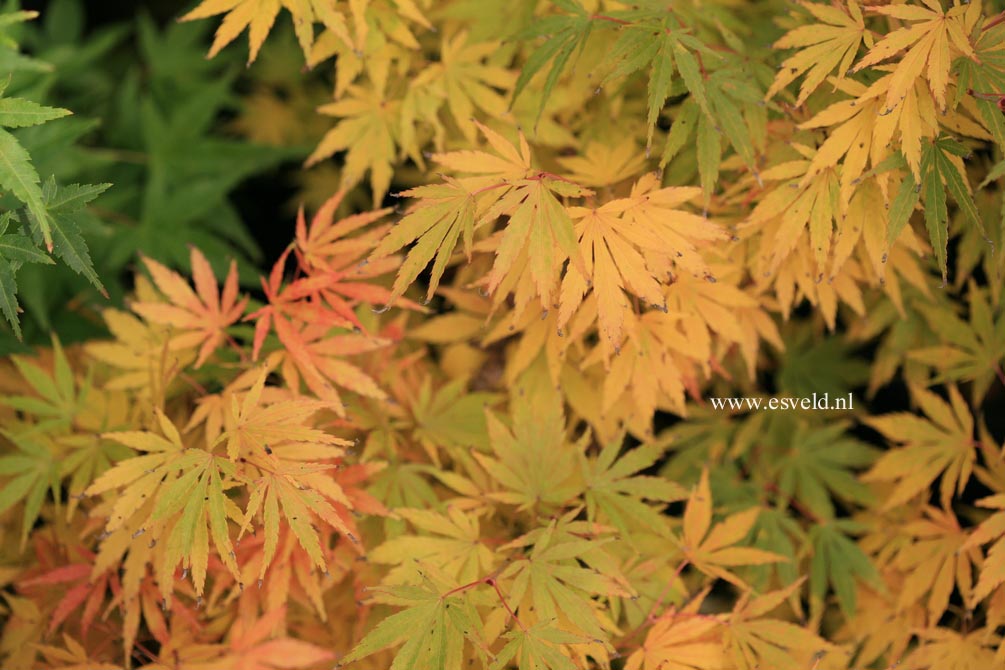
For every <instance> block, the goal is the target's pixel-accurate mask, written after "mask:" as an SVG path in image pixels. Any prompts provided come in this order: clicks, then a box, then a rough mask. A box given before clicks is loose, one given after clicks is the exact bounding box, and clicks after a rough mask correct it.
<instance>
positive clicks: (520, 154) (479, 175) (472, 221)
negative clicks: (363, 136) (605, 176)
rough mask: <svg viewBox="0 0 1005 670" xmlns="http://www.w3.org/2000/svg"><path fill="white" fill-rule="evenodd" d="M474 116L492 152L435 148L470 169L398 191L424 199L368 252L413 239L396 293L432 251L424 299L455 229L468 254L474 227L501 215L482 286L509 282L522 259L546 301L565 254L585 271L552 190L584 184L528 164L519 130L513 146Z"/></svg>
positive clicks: (572, 191) (457, 168)
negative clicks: (503, 219) (492, 258)
mask: <svg viewBox="0 0 1005 670" xmlns="http://www.w3.org/2000/svg"><path fill="white" fill-rule="evenodd" d="M475 123H476V125H477V126H478V128H479V130H480V131H481V133H482V135H484V136H485V139H486V140H487V141H488V143H489V145H490V146H491V148H492V150H493V152H494V153H489V152H486V151H458V152H452V153H447V154H437V155H435V156H434V157H433V158H434V160H436V162H438V163H440V164H442V165H443V166H445V167H446V168H448V169H450V170H451V171H453V172H457V173H462V174H468V175H474V176H469V177H466V178H459V179H452V178H451V179H447V178H445V182H446V183H445V184H441V185H433V186H424V187H417V188H415V189H412V190H410V191H406V192H405V193H403V194H402V195H409V196H418V197H420V198H422V199H423V200H422V201H420V203H419V204H418V205H416V207H415V208H414V210H412V211H411V212H410V213H409V214H408V215H406V216H405V217H404V218H403V219H402V220H401V221H400V222H399V223H398V225H397V226H396V227H395V228H394V229H392V230H391V232H390V233H389V234H388V236H387V237H386V238H385V239H384V240H382V241H381V243H380V245H379V246H378V247H377V248H376V249H374V251H373V253H372V254H371V256H370V258H371V259H375V258H380V257H382V256H385V255H387V254H390V253H393V252H395V251H397V250H398V249H401V248H402V247H404V246H406V245H408V244H410V243H411V242H413V241H415V240H418V242H417V244H416V245H415V247H413V249H412V250H411V251H410V252H409V254H408V256H407V257H406V259H405V262H404V263H403V265H402V267H401V269H400V270H399V274H398V278H397V279H396V281H395V286H394V289H393V291H392V292H393V294H394V296H398V295H401V293H402V292H404V290H405V288H406V287H407V286H408V285H409V284H410V283H411V282H412V281H414V279H415V277H417V276H418V274H419V272H420V271H421V270H422V269H423V268H424V267H425V266H426V265H427V264H428V263H429V261H430V260H432V259H433V256H434V255H436V260H435V261H434V263H433V269H432V278H431V280H430V286H429V289H428V292H427V299H428V298H429V297H431V296H432V295H433V293H434V292H435V290H436V287H437V286H438V283H439V280H440V277H441V276H442V275H443V271H444V269H445V268H446V264H447V262H448V261H449V260H450V255H451V254H452V252H453V250H454V248H455V247H456V245H457V241H458V238H459V237H460V236H461V234H462V233H463V239H464V244H465V252H466V254H467V255H468V256H469V257H470V254H471V245H472V240H473V235H474V230H475V229H476V228H477V227H479V226H482V225H486V224H490V223H492V222H494V221H495V220H496V219H497V218H499V217H500V216H506V217H508V221H507V224H506V226H505V228H503V230H502V231H500V232H499V233H498V234H497V236H496V237H495V238H493V240H494V241H495V246H494V251H495V254H496V258H495V263H494V264H493V265H492V269H491V271H490V272H489V274H488V276H487V277H486V278H485V279H484V283H485V285H486V287H487V291H488V292H489V293H494V292H495V291H496V289H497V288H498V287H499V286H500V284H506V285H509V284H511V283H512V282H514V281H516V280H517V279H518V277H519V270H520V269H521V268H522V267H523V264H524V263H526V264H527V265H528V267H529V276H530V278H531V280H532V281H533V285H534V287H535V289H536V291H537V294H538V295H539V296H540V297H541V301H542V304H545V305H550V304H551V292H552V290H553V284H554V281H555V274H556V273H555V270H556V269H557V268H558V267H560V266H561V264H562V263H563V262H564V261H565V259H566V258H568V259H569V260H570V262H571V263H572V265H573V266H575V267H576V268H577V269H578V270H579V271H580V273H581V274H582V275H586V274H587V272H586V265H585V263H584V261H583V258H582V255H581V254H580V251H579V248H578V246H577V245H576V241H575V236H574V232H573V225H572V221H571V219H570V218H569V215H568V213H567V212H566V210H565V208H564V207H563V206H562V204H561V203H560V202H559V201H558V199H557V198H556V194H557V195H560V196H566V197H580V196H584V195H587V194H589V193H590V191H588V190H586V189H583V188H581V187H580V186H578V185H575V184H573V183H572V182H570V181H568V180H566V179H564V178H562V177H559V176H558V175H554V174H552V173H549V172H544V171H541V170H537V169H534V168H533V167H532V165H531V154H530V147H529V145H528V144H527V140H526V138H525V137H524V135H523V133H520V134H519V150H518V149H517V147H515V146H514V145H513V144H511V143H510V142H508V141H507V140H506V139H505V138H504V137H502V136H501V135H499V134H498V133H496V132H495V131H493V130H490V129H489V128H487V127H485V126H483V125H481V124H478V123H477V122H475ZM427 199H428V200H429V202H426V200H427ZM521 259H524V260H523V261H522V262H519V263H518V261H520V260H521ZM515 264H518V265H519V266H520V267H515Z"/></svg>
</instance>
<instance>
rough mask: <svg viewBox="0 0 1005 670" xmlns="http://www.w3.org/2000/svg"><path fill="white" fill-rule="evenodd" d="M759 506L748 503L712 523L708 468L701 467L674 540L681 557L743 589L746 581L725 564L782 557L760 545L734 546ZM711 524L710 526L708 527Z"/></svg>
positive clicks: (747, 531)
mask: <svg viewBox="0 0 1005 670" xmlns="http://www.w3.org/2000/svg"><path fill="white" fill-rule="evenodd" d="M760 511H761V510H760V509H758V508H756V507H752V508H750V509H748V510H744V511H742V512H738V513H736V514H733V515H731V516H729V517H727V518H726V519H725V520H724V521H723V522H722V523H719V524H716V525H715V526H714V527H712V491H711V488H710V487H709V482H708V470H703V471H702V474H701V479H700V481H699V482H698V486H697V487H696V488H695V489H694V490H693V491H692V492H691V495H690V497H689V498H688V501H687V507H685V509H684V526H683V534H682V536H681V538H680V539H679V541H678V544H679V545H680V547H681V549H682V551H683V552H684V557H685V558H686V559H687V560H688V562H689V563H691V564H692V565H693V566H694V567H696V568H697V569H698V570H700V571H702V572H704V573H705V574H707V575H710V576H712V577H716V578H719V579H725V580H726V581H728V582H730V583H732V584H735V585H736V586H738V587H740V588H742V589H746V588H747V585H746V584H745V583H744V582H743V580H741V579H740V578H739V577H737V576H736V575H735V574H733V573H732V572H730V571H729V570H727V568H730V567H734V566H740V565H762V564H764V563H775V562H779V561H784V560H785V558H784V557H783V556H779V555H778V554H773V553H771V552H769V551H764V550H762V549H753V548H751V547H737V546H733V545H736V544H737V543H738V542H740V541H742V540H743V539H744V538H745V537H746V536H747V534H748V533H749V532H750V530H751V529H752V528H753V527H754V522H755V521H757V516H758V514H760ZM710 528H711V530H710Z"/></svg>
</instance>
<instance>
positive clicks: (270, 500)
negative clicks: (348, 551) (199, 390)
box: [225, 367, 356, 579]
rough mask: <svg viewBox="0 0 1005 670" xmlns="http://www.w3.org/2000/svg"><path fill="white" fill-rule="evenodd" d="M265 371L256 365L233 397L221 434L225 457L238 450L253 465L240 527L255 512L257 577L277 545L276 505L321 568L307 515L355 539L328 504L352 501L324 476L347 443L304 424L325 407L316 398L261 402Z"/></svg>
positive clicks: (341, 516) (346, 507)
mask: <svg viewBox="0 0 1005 670" xmlns="http://www.w3.org/2000/svg"><path fill="white" fill-rule="evenodd" d="M268 372H269V370H268V368H267V367H266V368H263V369H262V371H261V373H260V374H259V377H258V379H257V380H256V382H255V384H254V385H253V386H252V387H251V389H250V390H249V391H248V393H247V394H246V395H245V396H244V398H243V400H242V401H241V403H240V406H238V401H237V398H233V402H232V405H233V413H234V421H233V428H232V429H231V430H229V431H227V432H226V433H225V437H226V440H227V452H228V454H229V455H230V457H231V459H236V458H238V455H239V454H240V455H241V457H243V458H244V462H246V463H247V465H249V466H252V467H253V468H254V471H253V472H249V473H248V475H247V477H249V478H251V479H252V480H253V481H254V484H255V485H254V487H253V488H252V490H251V494H250V496H249V499H248V506H247V510H246V511H245V513H244V515H243V520H242V521H241V527H242V529H246V528H248V527H249V523H250V521H251V519H252V518H254V517H256V515H257V514H258V513H259V512H261V514H262V518H263V521H264V524H265V546H264V557H263V561H262V566H261V574H260V575H259V578H260V579H261V577H262V575H264V573H265V570H266V568H267V567H268V564H269V563H270V562H271V561H272V558H273V557H274V556H275V552H276V547H277V546H278V536H279V522H280V507H282V513H283V517H285V519H286V521H287V523H288V525H289V527H290V529H291V530H292V531H293V533H294V534H295V535H296V537H297V540H298V541H299V542H300V544H301V546H302V547H303V548H304V551H306V552H307V553H308V555H309V556H310V558H311V560H312V561H313V562H314V563H315V564H316V565H317V566H318V567H319V568H321V569H322V570H325V569H326V563H325V559H324V555H323V551H322V548H321V545H320V543H319V541H318V534H317V530H316V529H315V528H314V526H313V524H312V523H311V518H312V515H313V516H317V517H318V518H320V519H321V520H323V521H324V522H325V523H326V524H328V525H329V526H331V527H332V528H334V529H336V530H337V531H339V532H340V533H342V534H343V535H345V536H346V537H348V538H349V539H350V540H352V541H354V542H355V541H356V538H355V535H354V534H353V533H352V531H351V529H350V528H349V524H348V523H347V521H346V519H345V514H343V513H340V512H339V510H338V509H337V508H336V507H334V506H333V503H339V504H341V505H342V506H343V509H344V510H349V509H352V507H353V503H352V501H351V500H350V499H349V498H348V497H347V496H346V493H345V491H343V490H342V487H341V486H339V484H338V482H337V481H336V480H335V479H333V478H332V477H330V476H328V475H327V473H328V471H330V470H332V469H334V468H335V467H337V466H336V465H333V464H330V461H331V460H333V459H340V458H341V457H342V456H343V455H344V454H345V450H344V449H343V447H344V446H348V445H349V442H347V441H345V440H342V439H340V438H337V437H335V436H333V435H329V434H328V433H326V432H324V431H322V430H318V429H316V428H312V427H310V426H309V425H307V424H306V420H307V418H309V417H310V416H311V415H313V414H314V413H315V412H317V411H318V410H319V409H321V408H322V407H324V406H325V404H324V403H322V402H319V401H316V400H310V399H307V398H292V399H289V400H281V401H279V402H275V403H271V404H268V405H264V404H263V403H262V402H261V398H262V391H263V388H264V386H265V379H266V377H267V375H268ZM325 461H328V462H327V463H326V462H325ZM256 472H257V476H256V474H255V473H256ZM329 501H331V502H329Z"/></svg>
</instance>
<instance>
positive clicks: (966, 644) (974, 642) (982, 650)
mask: <svg viewBox="0 0 1005 670" xmlns="http://www.w3.org/2000/svg"><path fill="white" fill-rule="evenodd" d="M918 637H919V645H918V647H917V648H916V649H915V650H914V651H912V653H911V654H910V656H909V657H908V659H907V663H910V664H912V665H914V664H917V666H918V667H928V668H940V669H941V668H945V670H980V669H981V668H987V667H993V666H994V665H996V663H997V662H998V658H997V657H996V656H995V652H994V645H996V644H998V643H999V642H1000V641H1001V636H1000V635H998V634H997V633H995V632H994V630H992V629H990V628H988V627H978V628H974V629H973V630H970V631H955V630H952V629H950V628H942V627H936V626H933V627H931V628H926V629H923V630H919V631H918Z"/></svg>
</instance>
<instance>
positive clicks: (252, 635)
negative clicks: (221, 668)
mask: <svg viewBox="0 0 1005 670" xmlns="http://www.w3.org/2000/svg"><path fill="white" fill-rule="evenodd" d="M285 616H286V607H285V606H283V607H277V608H275V609H273V610H272V611H270V612H267V613H265V614H264V615H263V616H262V617H261V618H260V619H258V620H257V621H250V622H248V621H244V620H238V621H237V622H236V623H235V624H234V626H233V628H231V630H230V640H229V644H228V648H227V653H226V657H227V661H228V664H227V668H228V670H274V669H275V670H280V669H281V670H296V669H298V668H310V667H315V666H317V665H318V664H319V663H322V662H324V661H328V660H330V659H332V658H333V657H334V656H335V654H334V653H332V652H331V651H329V650H327V649H323V648H321V647H319V646H317V645H315V644H311V643H310V642H306V641H304V640H297V639H295V638H291V637H279V638H275V639H269V637H270V636H271V633H272V631H273V630H275V628H276V625H277V624H278V623H279V622H281V621H282V620H283V619H284V618H285Z"/></svg>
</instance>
